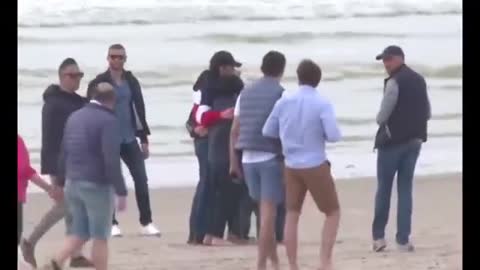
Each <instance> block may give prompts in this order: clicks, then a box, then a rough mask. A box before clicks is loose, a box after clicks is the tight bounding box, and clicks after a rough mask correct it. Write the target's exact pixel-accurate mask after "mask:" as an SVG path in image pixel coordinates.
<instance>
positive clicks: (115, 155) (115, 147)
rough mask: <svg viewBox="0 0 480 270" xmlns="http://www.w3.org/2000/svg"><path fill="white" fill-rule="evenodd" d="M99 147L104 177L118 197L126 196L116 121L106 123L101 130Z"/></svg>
mask: <svg viewBox="0 0 480 270" xmlns="http://www.w3.org/2000/svg"><path fill="white" fill-rule="evenodd" d="M101 136H102V137H101V145H102V155H103V164H104V167H105V176H106V178H107V181H108V182H109V183H111V184H112V185H113V188H114V189H115V193H116V194H117V195H118V196H119V197H125V196H127V187H126V185H125V180H124V178H123V175H122V167H121V163H120V141H119V140H118V139H117V138H118V123H117V120H116V119H112V120H110V121H108V122H107V123H106V124H105V125H104V126H103V128H102V134H101Z"/></svg>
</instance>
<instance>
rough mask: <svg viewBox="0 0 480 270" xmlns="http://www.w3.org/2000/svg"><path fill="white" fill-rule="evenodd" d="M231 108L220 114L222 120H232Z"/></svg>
mask: <svg viewBox="0 0 480 270" xmlns="http://www.w3.org/2000/svg"><path fill="white" fill-rule="evenodd" d="M233 111H234V109H233V108H228V109H226V110H223V111H222V112H221V113H220V117H221V118H222V119H233Z"/></svg>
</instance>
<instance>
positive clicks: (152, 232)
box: [140, 223, 161, 236]
mask: <svg viewBox="0 0 480 270" xmlns="http://www.w3.org/2000/svg"><path fill="white" fill-rule="evenodd" d="M140 232H141V234H142V235H144V236H161V233H160V231H159V230H158V229H157V227H155V225H153V223H150V224H148V225H146V226H142V228H141V230H140Z"/></svg>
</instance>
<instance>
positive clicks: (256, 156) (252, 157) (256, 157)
mask: <svg viewBox="0 0 480 270" xmlns="http://www.w3.org/2000/svg"><path fill="white" fill-rule="evenodd" d="M241 96H242V95H239V96H238V98H237V102H236V104H235V109H234V111H233V115H234V116H235V117H239V116H240V97H241ZM276 156H277V155H276V154H274V153H270V152H264V151H253V150H243V154H242V163H258V162H264V161H267V160H271V159H273V158H275V157H276Z"/></svg>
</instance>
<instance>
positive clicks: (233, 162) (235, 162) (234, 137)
mask: <svg viewBox="0 0 480 270" xmlns="http://www.w3.org/2000/svg"><path fill="white" fill-rule="evenodd" d="M240 97H241V96H239V97H238V98H237V102H236V104H235V109H234V112H233V123H232V128H231V129H230V147H229V156H230V174H236V176H237V177H238V178H243V177H242V172H241V169H240V168H241V165H240V160H239V159H238V154H237V150H236V149H235V144H236V143H237V141H238V136H239V135H240V119H239V117H240Z"/></svg>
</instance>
